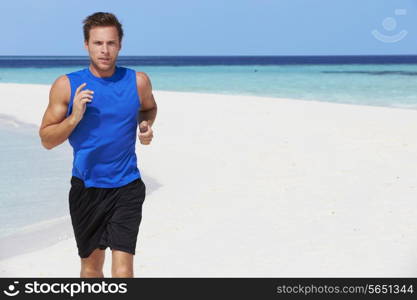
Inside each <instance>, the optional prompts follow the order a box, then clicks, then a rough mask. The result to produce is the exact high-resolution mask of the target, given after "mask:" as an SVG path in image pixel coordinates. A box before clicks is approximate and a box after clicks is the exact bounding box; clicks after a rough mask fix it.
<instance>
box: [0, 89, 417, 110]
mask: <svg viewBox="0 0 417 300" xmlns="http://www.w3.org/2000/svg"><path fill="white" fill-rule="evenodd" d="M51 84H52V83H51ZM51 84H33V83H12V82H10V83H6V82H1V83H0V89H1V87H2V86H7V85H9V86H11V85H23V86H32V87H48V91H49V88H50V86H51ZM153 92H154V93H156V94H158V93H173V94H193V95H206V96H213V97H214V96H226V97H228V96H232V97H244V98H256V99H259V100H262V99H273V100H284V101H302V102H312V103H327V104H337V105H352V106H359V107H377V108H378V107H380V108H390V109H400V110H412V111H415V110H417V104H414V105H413V106H407V105H404V104H398V106H395V105H394V106H393V105H371V104H358V103H346V102H333V101H326V100H316V99H300V98H285V97H274V96H257V95H251V94H245V93H243V94H239V93H221V92H216V93H215V92H213V93H208V92H194V91H174V90H154V91H153ZM47 97H48V96H47ZM46 103H47V102H46ZM45 108H46V106H45ZM8 115H9V116H13V114H8Z"/></svg>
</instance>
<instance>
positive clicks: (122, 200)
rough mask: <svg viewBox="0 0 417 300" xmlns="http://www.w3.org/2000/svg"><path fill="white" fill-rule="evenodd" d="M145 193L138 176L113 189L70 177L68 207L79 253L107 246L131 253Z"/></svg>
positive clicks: (83, 256)
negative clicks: (93, 185)
mask: <svg viewBox="0 0 417 300" xmlns="http://www.w3.org/2000/svg"><path fill="white" fill-rule="evenodd" d="M145 193H146V187H145V184H144V183H143V181H142V179H141V178H138V179H136V180H134V181H132V182H130V183H128V184H126V185H124V186H121V187H117V188H97V187H89V188H86V187H85V186H84V182H83V181H82V180H81V179H80V178H78V177H75V176H72V177H71V189H70V192H69V209H70V215H71V222H72V227H73V229H74V236H75V240H76V242H77V247H78V254H79V256H80V257H81V258H86V257H88V256H89V255H90V254H91V252H93V251H94V250H95V249H96V248H100V249H103V250H104V249H106V248H107V247H110V248H111V249H112V250H113V249H114V250H121V251H125V252H128V253H131V254H135V249H136V240H137V236H138V233H139V225H140V221H141V219H142V204H143V202H144V200H145Z"/></svg>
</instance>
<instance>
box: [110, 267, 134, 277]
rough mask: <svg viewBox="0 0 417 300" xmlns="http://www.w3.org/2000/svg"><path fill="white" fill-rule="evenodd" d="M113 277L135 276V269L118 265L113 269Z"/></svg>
mask: <svg viewBox="0 0 417 300" xmlns="http://www.w3.org/2000/svg"><path fill="white" fill-rule="evenodd" d="M112 276H113V277H119V278H131V277H133V269H132V268H129V267H125V266H120V267H116V268H114V269H113V270H112Z"/></svg>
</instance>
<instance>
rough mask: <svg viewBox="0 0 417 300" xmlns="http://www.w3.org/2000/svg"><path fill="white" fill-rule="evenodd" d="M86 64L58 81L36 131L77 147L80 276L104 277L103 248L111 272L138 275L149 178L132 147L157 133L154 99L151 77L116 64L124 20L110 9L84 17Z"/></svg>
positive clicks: (73, 201) (72, 197)
mask: <svg viewBox="0 0 417 300" xmlns="http://www.w3.org/2000/svg"><path fill="white" fill-rule="evenodd" d="M83 23H84V27H83V29H84V46H85V49H86V50H87V51H88V54H89V56H90V65H89V67H88V68H85V69H82V70H79V71H76V72H72V73H69V74H66V75H63V76H60V77H58V78H57V79H56V81H55V82H54V83H53V85H52V87H51V90H50V94H49V104H48V107H47V109H46V111H45V114H44V116H43V119H42V124H41V126H40V129H39V135H40V138H41V141H42V145H43V146H44V147H45V148H46V149H52V148H54V147H56V146H58V145H60V144H61V143H63V142H64V141H65V140H66V139H68V140H69V143H70V144H71V146H72V147H73V149H74V160H73V168H72V177H71V189H70V192H69V209H70V215H71V222H72V226H73V229H74V235H75V239H76V243H77V248H78V254H79V256H80V257H81V272H80V276H81V277H104V275H103V264H104V257H105V249H106V248H107V247H110V249H111V250H112V277H133V276H134V274H133V255H134V254H135V249H136V241H137V236H138V232H139V225H140V222H141V218H142V204H143V202H144V200H145V190H146V187H145V184H144V183H143V181H142V179H141V174H140V172H139V169H138V167H137V157H136V153H135V144H136V134H137V132H138V131H137V127H138V126H139V132H138V137H139V140H140V142H141V144H143V145H149V144H150V143H151V141H152V138H153V131H152V124H153V123H154V121H155V118H156V114H157V105H156V103H155V99H154V97H153V94H152V85H151V82H150V79H149V77H148V76H147V75H146V74H145V73H143V72H136V71H134V70H132V69H128V68H124V67H120V66H118V65H116V60H117V56H118V54H119V51H120V49H121V42H122V38H123V29H122V25H121V24H120V22H119V21H118V19H117V18H116V17H115V16H114V15H113V14H111V13H103V12H98V13H94V14H92V15H90V16H88V17H87V18H86V19H85V20H84V22H83Z"/></svg>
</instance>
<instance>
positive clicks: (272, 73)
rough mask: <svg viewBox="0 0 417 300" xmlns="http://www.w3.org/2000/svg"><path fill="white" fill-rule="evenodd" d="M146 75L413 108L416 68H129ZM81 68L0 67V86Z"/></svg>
mask: <svg viewBox="0 0 417 300" xmlns="http://www.w3.org/2000/svg"><path fill="white" fill-rule="evenodd" d="M125 66H127V67H130V68H133V69H135V70H137V71H143V72H146V73H147V74H148V75H149V76H150V77H151V80H152V84H153V88H154V89H155V90H165V91H183V92H187V91H189V92H202V93H218V94H241V95H256V96H268V97H281V98H295V99H305V100H318V101H327V102H339V103H353V104H359V105H377V106H389V107H403V108H410V109H416V108H417V93H416V92H415V90H416V86H417V65H413V64H410V65H407V64H398V65H395V64H391V65H388V64H387V65H381V64H378V65H370V64H368V65H359V64H358V65H283V66H265V65H244V66H239V65H233V66H177V67H174V66H143V67H141V66H129V65H125ZM84 67H86V66H85V65H84V66H83V65H81V66H74V67H54V68H0V83H7V82H14V83H33V84H46V85H50V84H51V83H52V82H53V81H54V80H55V79H56V78H57V77H58V76H59V75H62V74H65V73H69V72H72V71H75V70H78V69H80V68H84Z"/></svg>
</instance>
